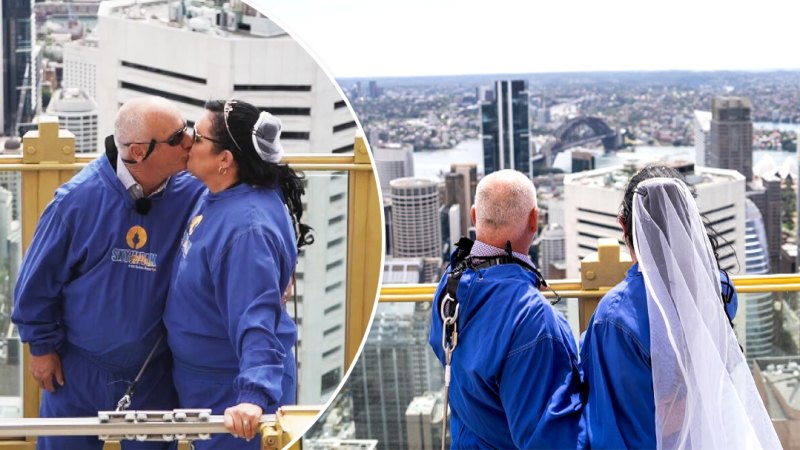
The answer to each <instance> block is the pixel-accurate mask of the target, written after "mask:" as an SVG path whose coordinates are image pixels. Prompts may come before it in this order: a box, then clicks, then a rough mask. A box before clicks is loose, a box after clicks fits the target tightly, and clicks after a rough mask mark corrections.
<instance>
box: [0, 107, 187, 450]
mask: <svg viewBox="0 0 800 450" xmlns="http://www.w3.org/2000/svg"><path fill="white" fill-rule="evenodd" d="M185 131H186V124H185V122H184V119H183V118H182V116H181V113H180V111H179V110H178V109H177V107H176V106H175V105H174V104H172V103H171V102H169V101H167V100H165V99H163V98H158V97H144V98H137V99H132V100H130V101H128V102H127V103H125V104H124V105H123V106H122V107H121V108H120V110H119V112H118V113H117V117H116V120H115V124H114V137H113V139H112V138H111V137H109V138H107V139H106V154H105V155H102V156H100V157H99V158H98V159H96V160H94V161H93V162H91V163H90V164H89V165H88V166H87V167H86V168H84V169H83V170H82V171H81V172H80V173H78V174H77V175H76V176H75V177H73V178H72V179H71V180H70V181H69V182H67V183H66V184H64V185H63V186H61V187H59V188H58V190H57V191H56V194H55V197H54V198H53V200H52V201H51V202H50V204H49V205H48V206H47V208H46V209H45V211H44V213H43V214H42V217H41V218H40V220H39V223H38V225H37V228H36V232H35V234H34V237H33V241H32V242H31V245H30V248H29V249H28V251H27V254H26V255H25V259H24V261H23V264H22V267H21V269H20V274H19V279H18V281H17V285H16V288H15V297H14V298H15V300H14V310H13V313H12V320H13V321H14V323H15V324H16V325H17V327H18V329H19V333H20V336H21V338H22V340H23V341H24V342H27V343H29V344H30V351H31V354H32V357H31V371H32V373H33V377H34V378H35V379H36V380H37V381H38V382H39V385H40V387H41V388H42V389H44V390H45V391H44V393H43V397H42V404H41V410H40V415H41V416H42V417H65V416H71V417H74V416H96V415H97V412H98V411H99V410H113V409H114V408H115V407H116V405H117V400H118V399H119V398H120V397H122V395H123V394H124V393H125V391H126V389H127V387H128V385H129V383H130V382H131V381H132V380H133V379H134V378H135V376H136V374H137V372H138V371H139V369H140V368H141V367H142V364H143V363H144V361H145V359H146V358H147V356H148V354H149V353H150V352H151V350H152V349H153V348H154V346H155V344H156V342H157V341H158V339H159V337H160V336H161V335H163V334H164V326H163V324H162V322H161V316H162V314H163V311H164V304H165V301H166V296H167V291H168V288H169V281H170V275H171V272H172V263H173V260H174V259H175V257H176V255H177V251H178V246H179V244H180V237H181V233H182V232H183V226H184V224H185V222H186V219H187V218H188V215H189V213H190V212H191V209H192V207H193V205H194V203H195V201H196V200H197V198H198V197H199V195H200V192H201V190H202V185H201V184H200V183H199V182H197V181H196V180H195V179H194V178H192V177H191V176H189V175H188V174H186V173H181V172H182V171H183V170H184V169H185V168H186V161H187V159H188V150H189V148H191V145H192V139H191V137H190V136H187V135H186V132H185ZM170 374H171V358H170V355H169V353H168V352H167V348H166V345H165V342H162V343H161V345H159V347H158V348H157V349H156V351H155V356H154V358H153V359H152V360H151V362H150V364H149V365H148V367H147V369H146V370H145V372H144V375H143V377H142V378H141V380H140V382H139V384H138V385H137V388H136V391H135V395H134V396H133V401H132V404H131V405H130V408H131V409H172V408H174V407H175V405H176V403H177V400H176V396H175V390H174V386H173V384H172V379H171V376H170ZM165 445H166V444H163V443H162V444H158V443H141V442H124V443H123V448H126V449H132V448H163V447H164V446H165ZM38 448H40V449H51V448H52V449H93V448H94V449H100V448H102V442H101V441H99V440H98V439H97V437H95V436H79V437H42V438H40V439H39V440H38Z"/></svg>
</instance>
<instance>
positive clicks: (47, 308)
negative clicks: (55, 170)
mask: <svg viewBox="0 0 800 450" xmlns="http://www.w3.org/2000/svg"><path fill="white" fill-rule="evenodd" d="M70 243H71V231H70V229H69V227H68V225H67V224H66V223H65V222H64V220H63V218H62V217H61V215H60V214H59V213H58V211H57V209H56V206H55V205H54V204H53V203H52V202H51V203H50V205H48V206H47V208H46V209H45V211H44V213H43V214H42V217H41V218H40V219H39V223H38V225H37V226H36V232H35V233H34V235H33V240H32V241H31V245H30V248H28V251H27V253H26V255H25V260H24V261H23V263H22V267H21V268H20V271H19V278H18V280H17V284H16V286H15V288H14V310H13V312H12V314H11V320H12V321H13V322H14V323H15V324H16V325H17V328H18V329H19V335H20V337H21V339H22V341H23V342H28V343H30V349H31V354H33V355H35V356H41V355H46V354H48V353H52V352H55V351H56V350H58V349H59V348H60V347H61V345H62V344H63V341H64V329H63V328H62V327H61V318H62V303H63V289H64V286H65V285H66V284H67V283H68V282H69V280H70V272H71V270H70V267H71V266H70V263H69V261H70V259H71V257H73V256H74V255H71V254H70Z"/></svg>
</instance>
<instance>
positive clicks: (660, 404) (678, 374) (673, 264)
mask: <svg viewBox="0 0 800 450" xmlns="http://www.w3.org/2000/svg"><path fill="white" fill-rule="evenodd" d="M632 235H633V246H634V251H635V252H636V255H637V258H638V261H639V267H640V270H641V271H642V272H643V275H644V280H645V286H646V288H647V312H648V316H649V320H650V358H651V363H652V371H653V388H654V393H655V404H656V437H657V443H658V448H659V449H759V448H761V449H779V448H781V445H780V441H779V440H778V437H777V435H776V433H775V430H774V428H773V426H772V422H771V421H770V418H769V416H768V415H767V411H766V409H765V407H764V404H763V403H762V401H761V398H760V397H759V394H758V391H757V390H756V386H755V383H754V381H753V377H752V375H751V374H750V370H749V368H748V366H747V363H746V361H745V359H744V355H743V354H742V352H741V350H740V348H739V345H738V343H737V341H736V337H735V335H734V333H733V330H732V329H731V327H730V325H729V322H728V320H727V318H726V316H725V313H724V311H723V308H722V305H721V296H720V274H719V269H718V266H717V262H716V259H715V258H714V254H713V252H712V249H711V243H710V242H709V239H708V237H707V235H706V230H705V228H704V226H703V222H702V220H701V218H700V213H699V212H698V210H697V205H696V204H695V201H694V198H693V197H692V194H691V193H690V191H689V189H688V188H687V186H686V185H685V184H684V183H683V182H682V181H680V180H677V179H670V178H652V179H649V180H645V181H643V182H641V183H640V184H639V185H638V187H637V188H636V193H635V194H634V201H633V233H632Z"/></svg>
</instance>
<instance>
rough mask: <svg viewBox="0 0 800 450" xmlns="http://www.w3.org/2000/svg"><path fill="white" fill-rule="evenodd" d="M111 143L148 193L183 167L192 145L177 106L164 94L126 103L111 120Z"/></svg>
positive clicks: (133, 99) (184, 168) (184, 167)
mask: <svg viewBox="0 0 800 450" xmlns="http://www.w3.org/2000/svg"><path fill="white" fill-rule="evenodd" d="M114 142H115V143H116V144H117V150H119V155H120V157H121V158H122V160H123V162H124V163H125V165H126V167H128V170H129V171H130V173H131V175H133V178H134V179H135V180H136V181H137V182H138V183H139V184H141V185H142V186H143V189H144V191H145V193H146V194H147V195H149V194H148V192H152V189H154V188H157V187H158V186H160V185H161V184H163V182H164V181H165V180H166V179H167V178H168V177H170V176H172V175H175V174H176V173H178V172H180V171H182V170H186V161H187V160H188V159H189V149H190V148H191V147H192V138H191V136H190V135H189V133H187V132H186V121H185V120H184V118H183V115H182V114H181V111H180V109H178V107H177V106H176V105H175V103H173V102H171V101H169V100H167V99H165V98H163V97H137V98H132V99H130V100H128V101H127V102H125V104H124V105H122V107H120V109H119V111H118V112H117V117H116V119H115V120H114Z"/></svg>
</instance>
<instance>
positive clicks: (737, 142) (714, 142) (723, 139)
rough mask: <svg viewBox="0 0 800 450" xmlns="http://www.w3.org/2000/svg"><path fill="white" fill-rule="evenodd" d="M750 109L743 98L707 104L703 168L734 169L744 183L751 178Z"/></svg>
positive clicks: (751, 134)
mask: <svg viewBox="0 0 800 450" xmlns="http://www.w3.org/2000/svg"><path fill="white" fill-rule="evenodd" d="M752 109H753V105H752V103H750V100H749V99H747V98H744V97H716V98H714V99H713V100H712V101H711V125H710V131H709V133H710V138H709V148H708V150H707V152H706V156H707V159H706V161H705V165H707V166H708V167H716V168H719V169H730V170H736V171H738V172H739V173H741V174H742V175H744V178H745V180H747V181H750V180H751V179H752V178H753V121H752V119H751V116H750V112H751V110H752ZM695 145H696V144H695Z"/></svg>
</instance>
